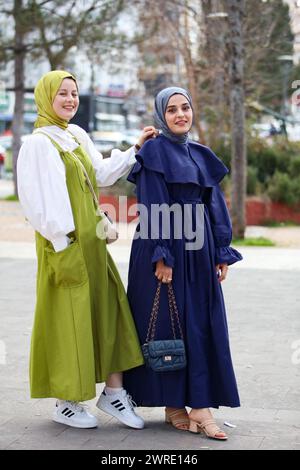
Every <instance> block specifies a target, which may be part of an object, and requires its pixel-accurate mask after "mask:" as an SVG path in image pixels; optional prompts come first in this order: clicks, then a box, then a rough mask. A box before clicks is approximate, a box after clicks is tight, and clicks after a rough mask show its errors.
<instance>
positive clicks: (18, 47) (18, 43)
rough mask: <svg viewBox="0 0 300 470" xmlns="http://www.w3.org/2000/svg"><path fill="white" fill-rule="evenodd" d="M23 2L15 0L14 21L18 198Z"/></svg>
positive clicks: (15, 143) (13, 124) (15, 185)
mask: <svg viewBox="0 0 300 470" xmlns="http://www.w3.org/2000/svg"><path fill="white" fill-rule="evenodd" d="M22 7H23V0H14V20H15V60H14V68H15V70H14V74H15V86H14V88H15V106H14V115H13V121H12V133H13V141H12V153H13V175H14V193H15V195H16V196H18V186H17V159H18V154H19V150H20V147H21V137H22V131H23V126H24V116H23V114H24V61H25V47H24V32H23V27H22V24H21V21H22V20H21V18H22V14H21V10H22Z"/></svg>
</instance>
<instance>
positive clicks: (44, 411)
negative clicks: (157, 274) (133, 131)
mask: <svg viewBox="0 0 300 470" xmlns="http://www.w3.org/2000/svg"><path fill="white" fill-rule="evenodd" d="M6 204H16V203H6ZM9 207H10V210H12V211H13V212H14V211H15V215H14V217H15V219H14V224H15V229H14V230H16V231H18V230H21V231H22V233H25V232H26V234H25V239H24V238H23V240H22V239H21V238H19V240H18V241H17V240H15V241H11V240H12V239H11V238H10V239H9V238H8V239H7V237H6V236H1V233H2V235H3V233H4V231H3V224H2V221H1V223H0V319H1V320H0V321H1V330H0V449H95V450H104V449H106V450H115V449H121V450H130V449H134V450H135V449H145V450H148V449H149V450H150V449H152V450H160V449H165V450H167V449H179V450H197V449H242V450H244V449H253V450H254V449H300V391H299V385H300V380H299V379H300V315H299V313H300V290H299V288H298V284H299V283H298V278H297V276H298V275H300V249H298V248H293V249H292V248H252V247H251V248H250V247H248V248H240V251H241V252H242V254H243V255H244V261H243V262H241V263H238V264H237V265H236V266H233V267H231V268H230V272H229V276H228V279H227V280H226V281H225V282H224V283H223V290H224V295H225V301H226V306H227V315H228V323H229V331H230V338H231V349H232V355H233V361H234V365H235V371H236V376H237V381H238V385H239V391H240V398H241V403H242V406H241V408H238V409H230V408H220V409H219V410H215V411H214V414H215V417H216V419H217V421H218V423H219V424H220V425H222V427H223V428H224V429H225V430H226V432H227V433H228V435H229V440H228V441H227V442H217V441H212V440H208V439H207V438H205V437H201V436H200V435H193V434H190V433H187V432H182V431H177V430H175V429H174V428H172V427H171V426H169V425H166V424H164V422H163V409H162V408H153V409H151V408H140V409H139V412H140V414H141V415H142V416H143V417H144V418H145V420H146V428H145V429H144V430H142V431H137V430H133V429H129V428H126V427H125V426H123V425H122V424H119V423H118V422H117V421H116V420H115V419H114V418H110V417H109V416H108V415H105V414H104V413H102V412H100V411H99V410H97V409H96V408H95V402H96V399H94V400H91V401H90V402H89V405H90V408H91V410H93V412H95V414H96V415H97V417H98V419H99V427H98V428H97V429H91V430H80V429H72V428H68V427H67V426H63V425H60V424H57V423H54V422H52V421H51V413H52V410H53V405H54V400H53V399H44V400H31V399H30V398H29V388H28V355H29V344H30V333H31V328H32V321H33V311H34V302H35V296H34V292H35V273H36V261H35V251H34V244H33V234H32V231H31V229H30V228H29V227H26V228H25V229H24V227H22V224H23V225H24V221H23V220H21V219H20V218H19V215H17V214H16V212H18V211H19V208H18V206H17V204H16V205H15V206H9ZM0 210H1V207H0ZM1 214H2V215H3V211H2V212H1V213H0V217H1ZM0 220H1V219H0ZM23 229H24V230H25V232H23ZM1 231H2V232H1ZM7 234H8V232H6V235H7ZM129 246H130V245H129V242H128V240H127V242H126V240H120V241H118V242H117V243H116V244H114V245H112V246H111V247H110V250H111V252H112V255H113V256H114V259H115V260H116V262H117V264H118V266H119V269H120V272H121V275H122V278H123V281H124V283H125V284H126V277H127V268H128V253H129ZM97 389H98V393H100V391H101V389H102V386H101V385H99V386H98V387H97ZM225 421H226V422H229V423H231V424H234V425H235V426H236V427H234V428H233V427H227V426H226V425H224V424H223V423H224V422H225Z"/></svg>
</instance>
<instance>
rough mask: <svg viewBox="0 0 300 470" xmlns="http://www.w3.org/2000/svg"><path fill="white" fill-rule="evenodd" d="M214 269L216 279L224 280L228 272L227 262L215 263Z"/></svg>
mask: <svg viewBox="0 0 300 470" xmlns="http://www.w3.org/2000/svg"><path fill="white" fill-rule="evenodd" d="M216 271H217V275H218V281H219V282H222V281H224V279H226V276H227V272H228V264H227V263H221V264H217V266H216Z"/></svg>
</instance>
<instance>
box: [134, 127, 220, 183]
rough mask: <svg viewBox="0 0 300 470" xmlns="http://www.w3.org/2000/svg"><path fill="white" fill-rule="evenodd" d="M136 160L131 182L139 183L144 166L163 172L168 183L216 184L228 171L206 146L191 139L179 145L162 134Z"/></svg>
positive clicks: (147, 144) (145, 146) (143, 148)
mask: <svg viewBox="0 0 300 470" xmlns="http://www.w3.org/2000/svg"><path fill="white" fill-rule="evenodd" d="M136 160H137V163H136V164H135V165H134V167H133V169H132V170H131V172H130V174H129V176H128V178H127V179H128V181H131V182H132V183H136V178H137V175H138V173H139V172H140V171H141V169H142V167H144V168H146V169H148V170H152V171H155V172H158V173H161V174H163V176H164V179H165V181H166V182H167V183H194V184H197V185H199V186H204V187H205V186H206V187H211V186H215V185H217V184H218V183H219V182H220V181H221V180H222V179H223V178H224V176H225V175H226V174H227V173H228V168H227V167H226V166H225V165H224V163H223V162H222V161H221V160H220V159H219V158H218V157H217V156H216V155H215V154H214V152H213V151H212V150H210V149H209V148H208V147H206V146H205V145H201V144H198V143H197V142H193V141H190V140H189V141H188V142H187V143H185V144H178V143H175V142H172V141H170V140H169V139H168V138H167V137H165V136H163V135H159V136H158V137H156V139H151V140H149V141H147V142H145V144H144V145H143V147H142V148H141V150H139V152H138V153H137V155H136Z"/></svg>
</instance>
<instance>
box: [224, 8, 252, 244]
mask: <svg viewBox="0 0 300 470" xmlns="http://www.w3.org/2000/svg"><path fill="white" fill-rule="evenodd" d="M227 7H228V19H229V27H230V66H231V70H230V82H231V83H230V111H231V136H232V154H231V161H232V175H231V178H232V180H231V184H232V190H231V216H232V223H233V236H234V238H244V236H245V228H246V220H245V203H246V172H247V155H246V135H245V107H244V83H243V80H244V47H243V16H244V9H245V1H244V0H228V1H227Z"/></svg>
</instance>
